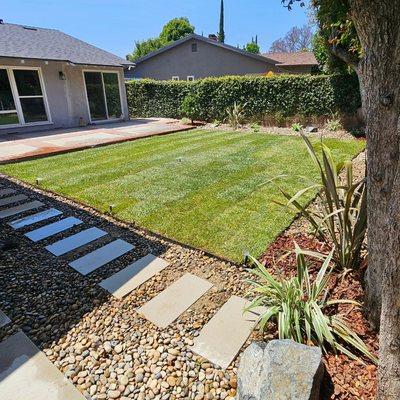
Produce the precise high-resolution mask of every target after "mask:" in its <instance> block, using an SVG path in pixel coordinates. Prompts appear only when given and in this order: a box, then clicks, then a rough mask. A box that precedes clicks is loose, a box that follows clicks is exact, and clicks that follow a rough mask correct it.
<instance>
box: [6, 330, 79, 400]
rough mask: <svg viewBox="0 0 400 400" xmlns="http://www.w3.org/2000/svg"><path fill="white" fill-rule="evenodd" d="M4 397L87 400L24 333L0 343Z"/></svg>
mask: <svg viewBox="0 0 400 400" xmlns="http://www.w3.org/2000/svg"><path fill="white" fill-rule="evenodd" d="M0 394H1V398H2V399H4V400H28V399H29V400H67V399H68V400H85V398H84V397H83V395H82V394H80V393H79V392H78V390H77V389H76V388H75V387H74V385H73V384H72V383H71V382H70V381H69V380H68V379H67V378H66V377H64V376H63V375H62V373H61V372H60V371H59V370H58V369H57V368H56V367H55V366H54V365H53V364H52V363H51V362H50V361H49V360H48V359H47V358H46V356H45V355H44V354H43V353H42V352H41V351H40V350H39V349H38V348H37V347H36V346H35V345H34V344H33V343H32V342H31V341H30V340H29V338H28V337H27V336H26V335H25V334H24V333H22V332H18V333H16V334H15V335H13V336H11V337H9V338H8V339H6V340H5V341H4V342H2V343H0Z"/></svg>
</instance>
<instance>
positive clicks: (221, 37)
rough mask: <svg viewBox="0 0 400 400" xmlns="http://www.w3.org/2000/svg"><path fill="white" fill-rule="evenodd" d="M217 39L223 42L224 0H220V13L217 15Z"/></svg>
mask: <svg viewBox="0 0 400 400" xmlns="http://www.w3.org/2000/svg"><path fill="white" fill-rule="evenodd" d="M218 41H220V42H221V43H225V29H224V0H221V13H220V16H219V32H218Z"/></svg>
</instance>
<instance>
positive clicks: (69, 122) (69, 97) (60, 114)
mask: <svg viewBox="0 0 400 400" xmlns="http://www.w3.org/2000/svg"><path fill="white" fill-rule="evenodd" d="M24 61H25V62H24V63H21V60H20V59H12V58H0V67H1V66H5V67H8V66H12V67H24V68H26V67H34V68H40V69H41V71H42V78H43V84H44V90H45V92H46V96H47V101H48V105H49V110H50V117H51V123H44V124H40V125H34V126H32V125H31V126H29V125H26V126H23V125H21V126H18V127H12V128H11V127H10V128H5V127H2V128H1V129H0V134H2V133H16V132H33V131H39V130H40V131H42V130H46V129H54V128H69V127H76V126H79V120H80V118H81V117H82V118H83V121H84V122H85V123H89V121H90V119H89V110H88V105H87V100H86V91H85V83H84V78H83V70H104V71H115V72H118V75H119V86H120V92H121V94H122V99H123V101H122V112H123V114H124V119H125V120H128V119H129V113H128V104H127V101H126V92H125V84H124V73H123V68H122V67H121V68H118V67H94V66H81V65H79V66H78V65H77V66H71V65H69V64H67V63H66V62H61V61H48V62H47V64H46V62H45V61H44V60H43V61H42V60H27V59H25V60H24ZM59 71H62V72H63V73H64V75H65V77H66V79H65V80H61V79H60V77H59Z"/></svg>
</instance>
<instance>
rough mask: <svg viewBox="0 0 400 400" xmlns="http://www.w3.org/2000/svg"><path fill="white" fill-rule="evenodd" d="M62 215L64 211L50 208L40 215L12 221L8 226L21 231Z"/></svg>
mask: <svg viewBox="0 0 400 400" xmlns="http://www.w3.org/2000/svg"><path fill="white" fill-rule="evenodd" d="M61 214H62V211H59V210H56V209H55V208H50V209H48V210H45V211H42V212H40V213H37V214H33V215H28V216H27V217H25V218H20V219H17V220H15V221H11V222H9V223H8V225H10V226H11V228H14V229H21V228H24V227H25V226H29V225H33V224H36V223H37V222H41V221H45V220H46V219H49V218H53V217H57V216H58V215H61Z"/></svg>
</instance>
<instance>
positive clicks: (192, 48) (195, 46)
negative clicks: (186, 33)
mask: <svg viewBox="0 0 400 400" xmlns="http://www.w3.org/2000/svg"><path fill="white" fill-rule="evenodd" d="M190 49H191V51H192V53H198V52H199V46H198V45H197V43H192V44H191V46H190ZM194 49H195V50H194Z"/></svg>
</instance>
